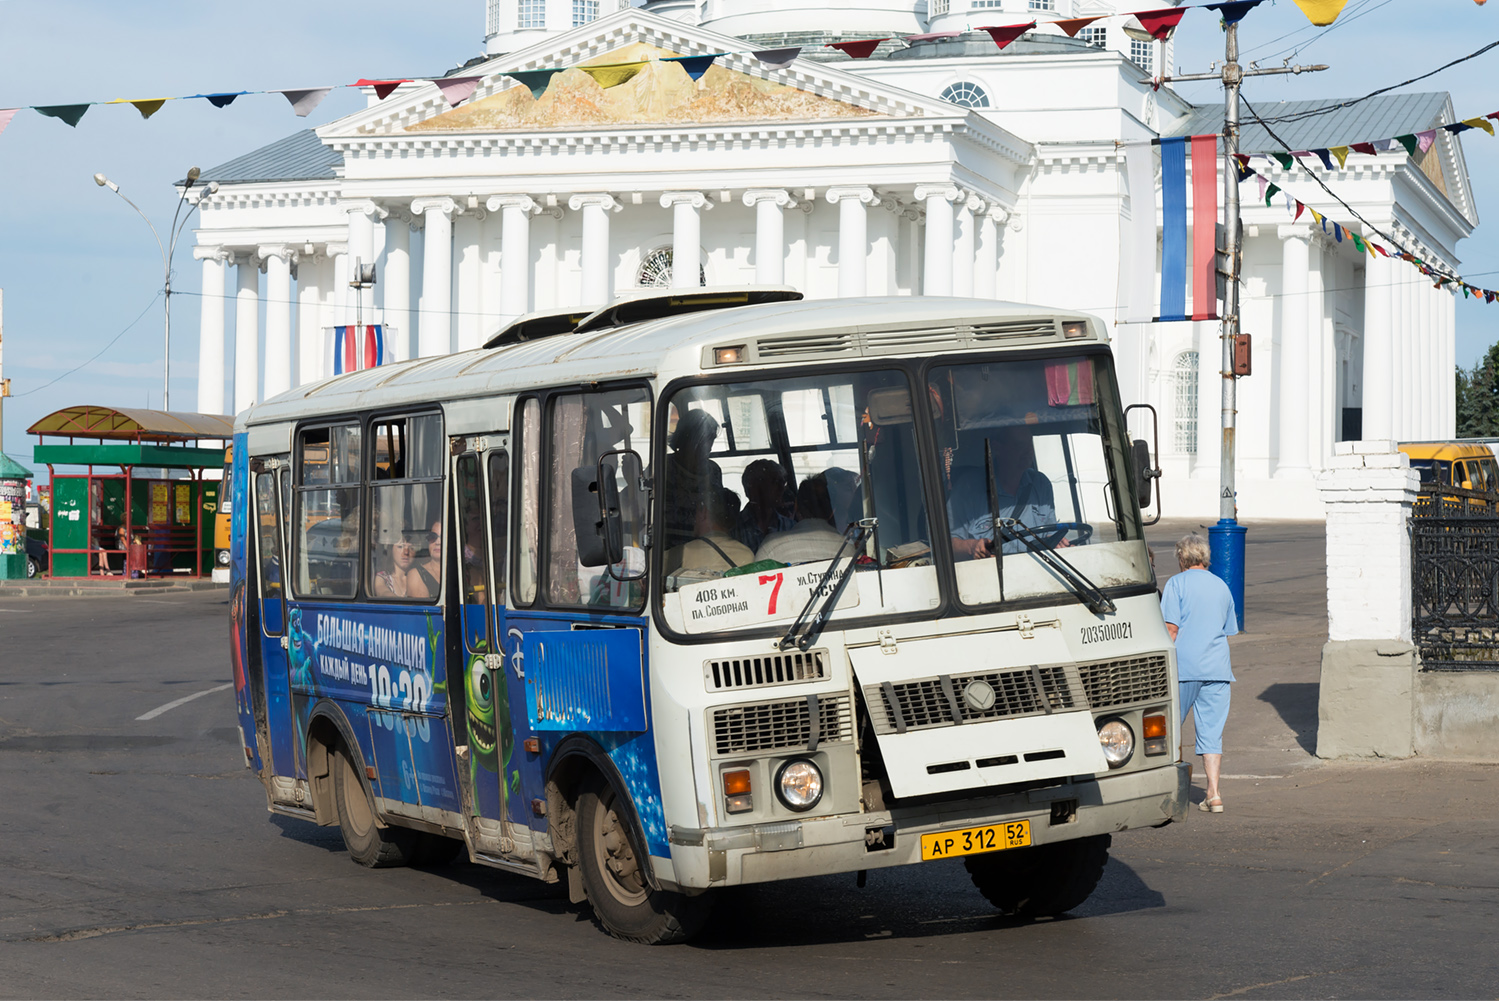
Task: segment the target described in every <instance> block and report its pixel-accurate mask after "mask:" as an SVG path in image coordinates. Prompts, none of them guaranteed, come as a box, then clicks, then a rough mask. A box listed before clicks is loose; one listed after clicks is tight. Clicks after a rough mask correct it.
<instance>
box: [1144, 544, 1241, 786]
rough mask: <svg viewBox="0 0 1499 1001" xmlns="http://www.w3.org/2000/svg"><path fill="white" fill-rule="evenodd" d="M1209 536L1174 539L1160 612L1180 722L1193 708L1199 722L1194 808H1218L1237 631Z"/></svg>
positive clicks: (1236, 622)
mask: <svg viewBox="0 0 1499 1001" xmlns="http://www.w3.org/2000/svg"><path fill="white" fill-rule="evenodd" d="M1209 558H1210V554H1209V551H1208V543H1207V540H1206V539H1204V538H1203V537H1202V536H1200V535H1198V534H1196V533H1195V532H1194V533H1193V534H1191V535H1188V536H1186V537H1185V538H1183V539H1182V540H1181V541H1180V542H1178V543H1177V544H1176V562H1177V563H1178V564H1180V566H1181V573H1179V574H1177V575H1176V576H1175V577H1172V578H1171V579H1170V580H1168V581H1167V582H1166V588H1165V590H1164V591H1163V592H1162V593H1161V615H1162V616H1163V617H1164V618H1165V620H1166V631H1167V632H1168V633H1170V634H1171V641H1172V642H1173V643H1175V644H1176V674H1177V680H1178V681H1179V682H1180V683H1181V721H1182V722H1183V723H1185V722H1186V721H1187V712H1188V711H1191V712H1193V713H1194V714H1195V715H1194V720H1195V723H1196V727H1197V753H1198V754H1200V755H1202V770H1203V771H1204V772H1206V773H1207V780H1208V790H1207V798H1205V799H1204V800H1203V801H1202V803H1201V804H1200V805H1199V807H1198V809H1200V810H1202V811H1203V812H1205V813H1222V812H1223V797H1222V796H1221V795H1220V794H1219V791H1218V775H1219V772H1220V770H1221V768H1222V765H1223V724H1224V723H1225V722H1226V721H1227V720H1228V702H1229V684H1230V683H1231V682H1232V681H1233V680H1234V672H1233V668H1232V667H1230V666H1229V662H1228V638H1229V637H1230V636H1233V635H1234V634H1235V633H1237V632H1238V631H1239V625H1238V615H1237V613H1236V611H1235V609H1234V596H1233V594H1232V592H1230V591H1229V589H1228V585H1227V584H1225V583H1223V581H1222V580H1220V579H1219V578H1218V577H1217V576H1215V575H1214V574H1212V573H1211V572H1209V571H1208V561H1209Z"/></svg>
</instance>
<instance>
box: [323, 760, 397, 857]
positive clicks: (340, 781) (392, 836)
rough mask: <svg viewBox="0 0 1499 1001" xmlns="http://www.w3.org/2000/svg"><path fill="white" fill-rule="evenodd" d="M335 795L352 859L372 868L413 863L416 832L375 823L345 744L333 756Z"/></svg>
mask: <svg viewBox="0 0 1499 1001" xmlns="http://www.w3.org/2000/svg"><path fill="white" fill-rule="evenodd" d="M333 798H334V800H336V801H337V803H338V829H339V831H340V832H341V833H342V834H343V837H344V844H345V845H346V846H347V847H348V849H349V857H350V858H352V859H353V860H354V861H355V862H358V863H359V864H360V865H362V866H366V867H368V868H370V869H384V868H389V867H391V866H398V865H408V864H410V862H411V857H412V854H413V853H414V851H415V849H416V845H417V837H418V835H417V832H416V831H413V830H409V829H407V828H405V827H381V826H380V825H379V824H378V823H376V821H375V809H374V807H373V806H372V805H371V804H370V797H369V793H367V792H366V791H365V788H364V782H363V781H362V780H361V779H360V778H359V772H358V771H357V770H356V769H355V767H354V760H353V757H352V756H351V755H350V754H349V752H348V749H347V748H345V747H343V746H340V747H339V748H338V750H337V751H335V752H334V755H333Z"/></svg>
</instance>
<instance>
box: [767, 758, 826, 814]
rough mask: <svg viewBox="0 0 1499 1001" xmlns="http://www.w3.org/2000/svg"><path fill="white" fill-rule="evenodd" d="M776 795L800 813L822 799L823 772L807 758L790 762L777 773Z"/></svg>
mask: <svg viewBox="0 0 1499 1001" xmlns="http://www.w3.org/2000/svg"><path fill="white" fill-rule="evenodd" d="M776 795H777V796H779V797H780V798H781V802H782V803H785V804H786V805H787V806H788V807H790V808H791V809H793V810H795V811H797V812H798V813H800V812H802V811H803V810H810V809H812V808H813V807H814V806H816V805H817V803H818V801H819V800H821V799H822V772H821V771H820V770H819V769H818V767H817V766H816V765H814V764H813V763H812V762H810V761H808V760H807V759H806V758H798V759H796V760H795V761H788V762H786V763H785V764H784V765H782V766H781V770H780V771H779V772H776Z"/></svg>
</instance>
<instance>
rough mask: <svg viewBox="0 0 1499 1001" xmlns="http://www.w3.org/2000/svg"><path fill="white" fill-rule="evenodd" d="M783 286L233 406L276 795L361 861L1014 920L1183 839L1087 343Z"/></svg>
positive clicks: (1112, 443) (245, 712)
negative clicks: (928, 885) (933, 875)
mask: <svg viewBox="0 0 1499 1001" xmlns="http://www.w3.org/2000/svg"><path fill="white" fill-rule="evenodd" d="M799 299H800V295H799V293H796V292H794V291H792V290H789V289H774V288H747V289H703V290H692V291H683V292H670V293H652V294H646V295H639V296H635V297H624V298H621V299H619V300H617V301H616V302H614V303H613V304H611V305H610V306H608V307H605V308H603V309H600V310H598V311H596V312H593V311H573V312H570V313H569V312H552V313H536V314H531V315H529V316H526V317H522V318H521V319H520V320H517V321H516V322H515V323H514V324H512V325H511V326H509V327H507V328H506V329H505V330H503V331H501V332H500V333H498V334H497V335H496V336H495V337H493V338H492V339H491V340H490V341H489V343H487V344H486V345H485V346H484V347H483V348H482V349H477V350H472V351H466V352H462V353H459V354H454V355H448V356H443V357H435V358H425V359H420V360H415V361H410V362H404V363H400V364H393V365H386V366H383V367H380V368H376V369H371V370H367V371H362V372H356V373H352V374H349V375H345V376H341V377H338V378H334V379H330V380H328V381H325V382H320V383H316V384H313V385H309V386H305V387H302V388H300V389H297V390H294V391H292V392H289V393H285V394H283V395H281V396H278V397H276V398H275V399H272V400H269V401H267V402H265V403H263V404H260V405H258V406H256V407H253V408H251V409H249V410H248V411H246V412H245V413H243V414H241V415H240V417H239V419H238V422H237V425H236V429H235V437H234V452H233V456H234V459H233V461H234V464H235V469H234V473H233V477H232V481H231V482H232V483H233V489H234V493H235V497H234V498H233V505H232V511H233V518H234V521H233V530H232V541H231V550H232V556H231V564H232V571H233V584H232V601H231V616H232V621H233V631H234V639H233V651H232V652H233V656H234V665H235V678H236V684H237V689H238V707H239V719H240V726H241V729H242V731H243V734H244V744H245V756H246V760H247V764H248V765H249V766H250V767H251V768H253V769H254V770H255V772H256V774H257V775H258V776H259V777H260V779H261V781H262V783H263V784H264V786H265V789H266V794H267V798H268V802H269V806H270V809H271V810H272V811H273V812H275V813H278V814H284V815H287V816H292V817H301V818H304V819H306V820H308V821H311V822H313V823H317V824H322V825H333V824H337V825H339V827H340V828H341V829H342V833H343V837H344V840H345V842H346V844H347V845H348V849H349V853H350V855H351V856H352V857H353V858H354V860H355V861H357V862H360V863H362V864H364V865H367V866H386V865H402V864H412V863H415V864H423V863H427V864H431V863H437V862H442V861H448V860H451V859H453V858H454V857H456V856H457V854H458V853H459V852H460V851H465V852H466V854H467V856H468V857H469V859H471V860H472V861H474V862H477V863H481V864H484V865H490V866H495V867H498V868H501V869H505V870H509V871H512V872H516V873H525V874H527V875H530V876H534V877H536V878H538V879H542V880H546V881H548V882H555V881H565V882H566V884H567V886H568V888H569V890H570V892H571V896H572V899H573V900H574V902H582V901H585V900H586V901H587V902H588V903H589V904H590V905H591V907H592V909H593V912H594V914H595V915H596V917H597V920H598V922H599V923H600V924H601V925H602V926H603V928H604V929H606V930H607V931H608V932H610V933H612V934H614V935H616V936H618V937H621V938H624V939H629V940H633V941H640V942H669V941H677V940H681V939H685V938H687V937H689V936H690V935H691V934H693V933H694V932H695V931H696V930H697V929H698V928H700V927H701V925H702V923H703V921H704V920H705V917H706V915H707V911H708V906H709V903H710V901H711V900H712V897H713V893H712V891H713V890H715V889H716V888H719V887H725V886H735V885H740V884H747V883H756V882H764V881H769V880H778V879H788V878H794V877H799V876H811V875H818V874H825V873H833V872H849V871H863V870H868V869H873V868H877V867H882V866H895V865H907V864H918V863H921V864H925V863H931V862H934V861H938V860H944V859H957V858H961V859H962V860H963V862H964V863H965V864H966V866H967V868H968V871H969V873H970V874H971V876H972V879H973V882H974V883H975V884H976V886H977V888H978V889H979V890H980V891H981V892H982V893H983V894H984V896H986V897H987V898H988V899H989V900H990V901H991V902H993V903H994V904H995V905H996V906H997V907H999V908H1000V909H1001V910H1003V911H1005V912H1007V913H1010V914H1014V915H1017V916H1020V917H1027V916H1040V915H1055V914H1059V913H1061V912H1063V911H1066V910H1068V909H1070V908H1073V907H1075V906H1077V905H1078V904H1080V903H1081V902H1082V901H1083V900H1084V899H1086V897H1087V896H1088V895H1089V893H1091V892H1092V890H1093V888H1094V886H1095V885H1096V883H1097V881H1098V879H1099V876H1100V874H1101V872H1102V869H1103V866H1104V863H1105V861H1106V859H1107V853H1108V848H1109V844H1110V835H1111V833H1112V832H1116V831H1122V830H1126V829H1129V828H1139V827H1151V826H1159V825H1162V824H1165V823H1167V822H1169V821H1171V820H1172V819H1174V818H1179V817H1181V816H1182V811H1183V810H1184V808H1185V804H1186V802H1187V787H1188V780H1189V772H1188V767H1187V765H1185V764H1184V763H1182V762H1181V761H1180V760H1179V758H1180V754H1179V751H1178V743H1179V740H1178V732H1177V731H1178V727H1177V708H1176V707H1177V694H1176V684H1175V680H1176V667H1175V660H1174V656H1173V653H1172V647H1171V643H1170V642H1169V640H1168V638H1167V634H1166V630H1165V627H1164V625H1163V623H1162V620H1161V613H1160V608H1159V604H1158V601H1157V596H1156V589H1155V580H1154V573H1153V571H1152V568H1151V565H1150V559H1149V553H1148V550H1147V548H1146V545H1145V541H1144V535H1143V531H1144V529H1143V525H1144V520H1143V518H1142V515H1141V505H1142V503H1145V504H1147V505H1148V503H1149V492H1150V491H1149V485H1150V479H1151V477H1152V476H1153V475H1154V471H1153V470H1151V468H1150V466H1151V459H1150V452H1149V449H1148V448H1147V447H1146V446H1145V444H1144V443H1143V442H1131V441H1130V440H1128V435H1127V433H1126V430H1125V415H1124V413H1123V411H1122V409H1121V407H1120V403H1119V397H1118V389H1117V386H1116V382H1115V378H1114V371H1113V361H1112V357H1111V354H1110V351H1109V347H1108V344H1107V342H1106V337H1105V335H1104V334H1103V332H1102V329H1101V325H1100V323H1099V321H1098V320H1096V319H1094V318H1091V317H1088V316H1086V315H1083V314H1072V313H1058V312H1055V311H1050V310H1043V309H1039V308H1037V307H1030V306H1019V305H1013V304H1007V303H996V302H992V301H978V300H963V299H942V298H888V299H883V298H882V299H873V298H871V299H851V300H850V299H843V300H831V301H822V302H801V301H798V300H799Z"/></svg>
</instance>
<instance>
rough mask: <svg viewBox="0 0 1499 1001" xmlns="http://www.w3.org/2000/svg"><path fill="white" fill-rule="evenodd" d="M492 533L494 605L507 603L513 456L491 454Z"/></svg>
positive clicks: (502, 452)
mask: <svg viewBox="0 0 1499 1001" xmlns="http://www.w3.org/2000/svg"><path fill="white" fill-rule="evenodd" d="M489 526H490V527H489V533H490V539H491V540H492V541H493V544H494V552H493V554H492V559H491V561H490V564H489V565H490V566H492V567H494V603H495V604H496V605H503V604H504V603H505V538H506V533H507V532H508V531H509V529H510V456H509V454H508V453H506V452H504V451H499V450H496V451H493V452H490V453H489Z"/></svg>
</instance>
